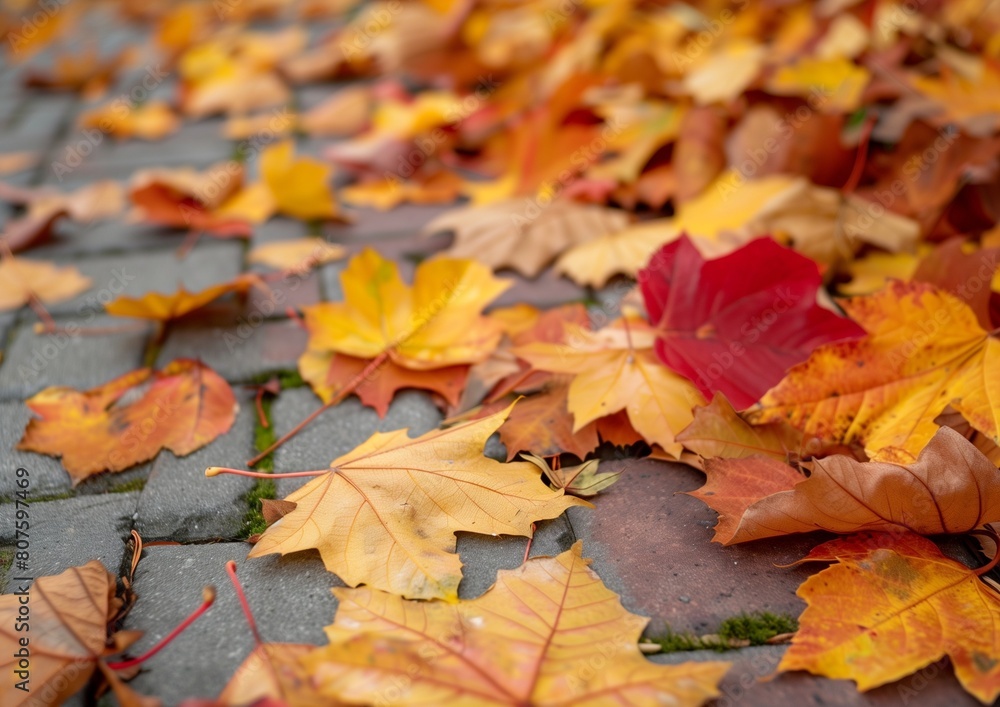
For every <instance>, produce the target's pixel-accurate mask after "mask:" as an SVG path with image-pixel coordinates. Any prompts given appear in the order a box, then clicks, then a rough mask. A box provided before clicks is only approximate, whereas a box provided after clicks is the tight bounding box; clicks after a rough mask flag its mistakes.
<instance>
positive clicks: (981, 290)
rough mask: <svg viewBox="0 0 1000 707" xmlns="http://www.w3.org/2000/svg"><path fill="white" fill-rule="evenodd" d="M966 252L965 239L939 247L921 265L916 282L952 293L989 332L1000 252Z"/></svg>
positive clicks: (980, 250)
mask: <svg viewBox="0 0 1000 707" xmlns="http://www.w3.org/2000/svg"><path fill="white" fill-rule="evenodd" d="M969 250H971V252H966V248H965V241H964V239H962V238H952V239H949V240H948V241H946V242H944V243H942V244H940V245H939V246H938V247H937V248H935V249H934V251H933V252H931V253H929V254H928V255H927V256H925V257H924V258H923V260H921V261H920V263H919V265H917V268H916V270H915V271H914V273H913V279H914V280H919V281H920V282H926V283H929V284H931V285H934V286H935V287H938V288H940V289H942V290H945V291H947V292H950V293H951V294H953V295H955V296H956V297H958V298H959V299H960V300H962V301H963V302H965V303H966V304H967V305H968V306H969V308H970V309H972V311H973V312H975V314H976V320H977V321H978V322H979V326H981V327H982V328H983V329H985V330H986V331H990V330H991V329H992V328H993V324H992V321H991V319H990V297H991V295H992V289H991V288H990V283H991V282H992V280H993V277H994V275H995V274H996V272H997V262H998V258H1000V248H977V249H969Z"/></svg>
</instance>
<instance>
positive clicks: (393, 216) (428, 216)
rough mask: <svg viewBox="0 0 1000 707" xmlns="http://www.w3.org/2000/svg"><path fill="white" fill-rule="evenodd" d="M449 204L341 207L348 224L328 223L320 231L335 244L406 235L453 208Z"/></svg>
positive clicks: (417, 230)
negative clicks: (343, 209) (376, 207)
mask: <svg viewBox="0 0 1000 707" xmlns="http://www.w3.org/2000/svg"><path fill="white" fill-rule="evenodd" d="M454 207H455V206H454V205H453V204H446V205H437V204H434V205H429V206H425V205H421V204H401V205H400V206H397V207H396V208H395V209H392V210H390V211H378V210H377V209H358V208H350V209H345V213H346V214H347V215H349V216H351V217H352V218H353V219H354V221H353V222H352V223H348V224H339V223H331V224H329V225H326V226H325V227H324V229H323V234H324V235H325V236H328V237H329V238H330V240H332V241H335V242H338V243H347V242H352V241H353V242H363V241H367V240H368V239H370V238H383V237H389V236H399V235H406V234H416V233H419V232H420V229H422V228H423V227H424V226H425V225H427V224H428V223H430V222H431V221H432V220H434V219H435V218H437V217H438V216H440V215H441V214H443V213H444V212H445V211H449V210H451V209H453V208H454Z"/></svg>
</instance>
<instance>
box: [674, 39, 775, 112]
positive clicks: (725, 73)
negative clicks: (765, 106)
mask: <svg viewBox="0 0 1000 707" xmlns="http://www.w3.org/2000/svg"><path fill="white" fill-rule="evenodd" d="M766 57H767V49H766V48H765V47H763V46H762V45H760V44H757V43H756V42H753V41H750V40H746V39H737V40H734V41H732V42H729V43H727V44H726V45H725V46H723V47H721V48H718V49H714V50H713V51H712V52H711V53H710V54H707V55H706V56H705V59H704V61H702V62H700V63H699V64H698V65H697V66H695V67H694V68H692V69H691V70H690V71H688V72H687V74H686V75H685V76H684V90H685V91H686V92H687V93H688V94H689V95H690V96H691V97H692V98H693V99H694V101H695V103H697V104H700V105H707V104H710V103H717V102H721V103H727V102H729V101H732V100H734V99H735V98H736V97H737V96H739V95H740V94H742V93H743V92H744V91H745V90H746V89H747V87H748V86H750V84H751V83H753V80H754V79H755V78H757V75H758V74H759V73H760V70H761V68H762V67H763V65H764V59H765V58H766Z"/></svg>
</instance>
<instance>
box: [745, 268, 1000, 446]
mask: <svg viewBox="0 0 1000 707" xmlns="http://www.w3.org/2000/svg"><path fill="white" fill-rule="evenodd" d="M843 307H844V309H845V310H846V311H847V314H848V316H850V317H851V319H853V320H854V321H856V322H858V323H859V324H860V325H861V326H862V327H864V328H865V330H866V331H867V332H868V336H867V337H866V338H864V339H860V340H857V341H850V342H840V343H834V344H827V345H824V346H821V347H819V348H818V349H816V350H815V351H814V352H813V353H812V355H811V356H810V357H809V359H808V360H806V361H804V362H803V363H801V364H799V365H797V366H795V367H794V368H792V369H791V370H790V371H789V372H788V373H787V374H786V376H785V378H784V379H783V380H782V381H781V382H780V383H779V384H778V385H776V386H775V387H774V388H772V389H771V390H770V391H768V392H767V394H766V395H764V397H763V398H762V399H761V401H760V403H759V404H758V405H757V406H756V407H754V408H752V409H750V410H749V411H747V413H746V418H747V420H748V421H750V422H751V423H760V422H769V421H772V420H780V419H784V420H787V421H788V422H789V423H790V424H792V425H793V426H795V427H798V428H799V429H801V430H802V431H803V432H805V433H806V434H807V435H815V436H816V437H818V438H820V439H821V440H826V441H831V442H842V443H844V444H850V443H852V442H860V443H863V444H864V445H865V450H866V451H867V452H868V455H869V456H870V457H872V458H885V459H886V460H888V461H913V460H914V459H916V456H917V454H919V452H920V450H921V449H923V448H924V445H926V444H927V442H928V441H930V439H931V437H933V436H934V433H935V431H936V430H937V428H938V425H937V424H936V423H935V422H934V419H935V418H936V417H937V416H938V415H939V414H941V413H942V412H943V411H944V409H945V408H946V407H947V406H948V405H949V404H951V405H952V406H953V407H954V408H955V409H956V410H957V411H958V412H960V413H961V414H962V416H963V417H965V418H966V419H967V420H968V421H969V423H970V424H971V425H972V426H973V427H974V428H975V429H977V430H979V431H980V432H982V433H983V434H985V435H987V436H988V437H989V438H990V439H992V440H993V441H994V442H998V441H1000V426H998V418H1000V409H998V407H997V405H996V403H995V402H994V401H996V400H1000V367H998V363H1000V341H997V340H996V339H995V338H993V337H992V336H990V335H989V333H988V332H986V331H984V330H983V328H982V327H981V326H980V325H979V322H978V321H977V319H976V315H975V313H974V312H973V311H972V309H970V308H969V306H968V305H966V304H965V302H963V301H962V300H961V299H959V298H958V297H955V296H954V295H952V294H949V293H948V292H945V291H943V290H939V289H937V288H935V287H933V286H932V285H927V284H924V283H916V282H914V283H904V282H900V281H898V280H894V281H892V282H890V284H889V285H888V286H886V287H885V289H883V290H881V291H880V292H877V293H876V294H874V295H870V296H868V297H858V298H854V299H851V300H846V301H844V302H843Z"/></svg>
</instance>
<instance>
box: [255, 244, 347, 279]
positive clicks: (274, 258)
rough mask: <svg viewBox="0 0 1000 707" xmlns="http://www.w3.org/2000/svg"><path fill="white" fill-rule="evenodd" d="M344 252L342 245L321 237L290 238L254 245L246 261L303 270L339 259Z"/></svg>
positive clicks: (280, 268)
mask: <svg viewBox="0 0 1000 707" xmlns="http://www.w3.org/2000/svg"><path fill="white" fill-rule="evenodd" d="M346 254H347V249H346V248H344V246H342V245H338V244H336V243H329V242H327V241H325V240H323V239H321V238H292V239H290V240H286V241H275V242H274V243H265V244H263V245H259V246H257V247H255V248H254V249H253V250H251V251H250V253H249V254H248V255H247V262H249V263H255V264H257V265H267V266H269V267H272V268H277V269H278V270H290V271H293V272H304V271H306V270H311V269H312V268H316V267H319V266H320V265H325V264H326V263H332V262H334V261H337V260H341V259H342V258H343V257H344V256H345V255H346Z"/></svg>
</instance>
